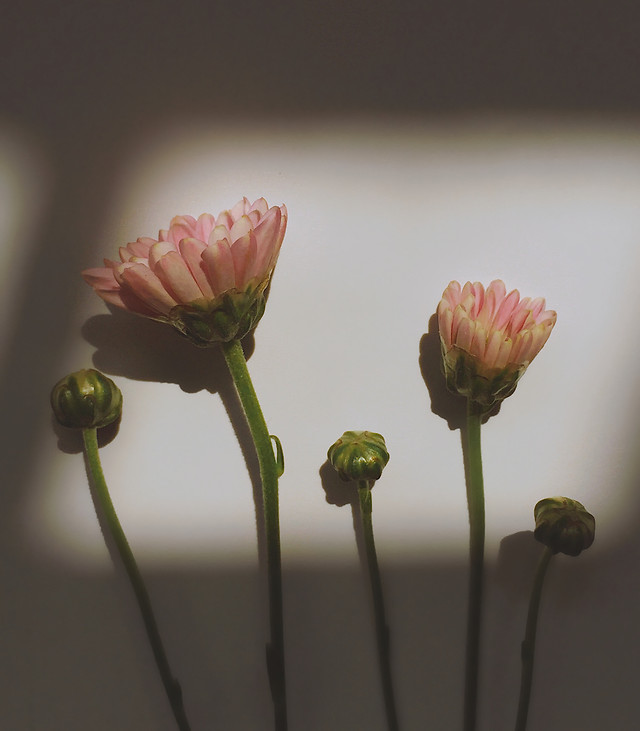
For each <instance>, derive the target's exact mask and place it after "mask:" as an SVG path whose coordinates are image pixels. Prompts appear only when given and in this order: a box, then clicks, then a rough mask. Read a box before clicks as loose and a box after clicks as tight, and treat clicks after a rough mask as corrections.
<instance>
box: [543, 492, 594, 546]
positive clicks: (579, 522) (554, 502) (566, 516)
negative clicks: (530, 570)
mask: <svg viewBox="0 0 640 731" xmlns="http://www.w3.org/2000/svg"><path fill="white" fill-rule="evenodd" d="M533 514H534V517H535V521H536V529H535V531H534V533H533V535H534V537H535V539H536V540H538V541H540V543H544V545H545V546H548V547H549V548H550V549H551V550H552V551H553V552H554V553H566V554H567V556H578V555H579V554H580V553H581V552H582V551H584V550H585V549H586V548H589V546H590V545H591V544H592V543H593V539H594V538H595V533H596V519H595V518H594V517H593V515H591V513H588V512H587V510H586V508H585V507H584V505H583V504H582V503H579V502H578V501H577V500H571V499H570V498H568V497H548V498H545V499H544V500H540V502H539V503H537V504H536V506H535V508H534V510H533Z"/></svg>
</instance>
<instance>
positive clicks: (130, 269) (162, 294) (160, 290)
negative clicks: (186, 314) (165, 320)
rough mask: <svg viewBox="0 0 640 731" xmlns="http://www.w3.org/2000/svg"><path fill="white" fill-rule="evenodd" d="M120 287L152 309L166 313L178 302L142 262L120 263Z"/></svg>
mask: <svg viewBox="0 0 640 731" xmlns="http://www.w3.org/2000/svg"><path fill="white" fill-rule="evenodd" d="M119 274H120V278H121V281H122V285H121V286H122V287H123V288H125V287H126V288H127V289H128V290H129V291H130V292H132V293H133V294H134V295H135V296H136V297H138V299H140V300H142V302H144V304H145V305H147V306H148V307H150V308H151V309H152V310H153V311H155V312H157V313H160V314H163V315H167V314H169V310H171V308H172V307H175V306H176V305H177V304H178V303H177V302H176V301H175V300H174V299H173V297H172V296H171V295H170V294H169V293H168V292H167V291H166V290H165V288H164V287H163V286H162V283H161V282H160V280H159V279H158V277H156V275H155V274H154V273H153V272H152V271H151V269H149V267H147V266H145V265H144V264H131V265H129V266H127V265H121V271H120V272H119Z"/></svg>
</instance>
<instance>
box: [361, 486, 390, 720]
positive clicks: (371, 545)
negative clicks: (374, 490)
mask: <svg viewBox="0 0 640 731" xmlns="http://www.w3.org/2000/svg"><path fill="white" fill-rule="evenodd" d="M358 496H359V497H360V516H361V518H362V530H363V533H364V545H365V551H366V554H367V567H368V569H369V579H370V582H371V592H372V594H373V611H374V616H375V624H376V639H377V643H378V656H379V658H380V674H381V679H382V692H383V696H384V705H385V711H386V714H387V726H388V728H389V731H398V728H399V726H398V715H397V712H396V702H395V696H394V693H393V683H392V679H391V653H390V648H389V626H388V624H387V620H386V616H385V611H384V599H383V596H382V581H381V579H380V569H379V567H378V557H377V554H376V544H375V541H374V539H373V522H372V519H371V513H372V508H373V504H372V500H371V486H370V484H369V483H368V482H367V481H366V480H361V481H359V482H358Z"/></svg>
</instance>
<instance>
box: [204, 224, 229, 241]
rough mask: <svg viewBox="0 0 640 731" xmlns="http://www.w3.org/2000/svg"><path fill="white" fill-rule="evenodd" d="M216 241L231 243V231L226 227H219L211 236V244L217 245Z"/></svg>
mask: <svg viewBox="0 0 640 731" xmlns="http://www.w3.org/2000/svg"><path fill="white" fill-rule="evenodd" d="M216 241H227V242H228V241H229V229H228V228H227V227H226V226H222V225H218V226H216V227H215V228H214V229H213V231H212V232H211V233H210V234H209V241H208V243H209V244H215V243H216Z"/></svg>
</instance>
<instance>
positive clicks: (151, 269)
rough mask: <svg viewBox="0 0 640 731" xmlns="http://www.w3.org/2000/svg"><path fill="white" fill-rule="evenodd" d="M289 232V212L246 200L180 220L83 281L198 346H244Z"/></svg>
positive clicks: (113, 301)
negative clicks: (213, 212)
mask: <svg viewBox="0 0 640 731" xmlns="http://www.w3.org/2000/svg"><path fill="white" fill-rule="evenodd" d="M286 227H287V209H286V207H285V206H273V207H271V208H269V205H268V203H267V201H266V200H265V199H264V198H259V199H258V200H257V201H255V202H254V203H250V202H249V201H248V200H247V198H243V199H242V200H241V201H239V202H238V203H236V205H235V206H233V208H231V209H230V210H228V211H223V212H222V213H220V215H219V216H218V217H217V218H215V217H214V216H212V215H211V214H209V213H203V214H202V215H201V216H200V217H199V218H198V219H195V218H193V217H192V216H176V217H175V218H174V219H173V220H172V221H171V224H170V226H169V228H168V229H167V230H161V231H160V233H159V234H158V238H157V239H152V238H148V237H142V238H139V239H138V240H137V241H135V242H133V243H129V244H127V245H126V246H124V247H122V248H121V249H120V261H111V260H109V259H105V260H104V264H105V266H104V267H100V268H97V269H87V270H85V271H84V272H83V273H82V274H83V276H84V278H85V280H86V282H87V283H88V284H90V285H91V286H92V287H93V288H94V289H95V291H96V293H97V294H98V295H99V296H100V297H102V299H103V300H105V302H108V303H110V304H112V305H116V306H118V307H122V308H123V309H125V310H129V311H130V312H134V313H136V314H138V315H143V316H145V317H150V318H152V319H154V320H160V321H162V322H168V323H170V324H171V325H173V326H174V327H176V328H177V329H178V330H179V331H180V332H181V333H182V334H183V335H185V336H187V337H188V338H189V339H190V340H192V341H193V342H194V343H196V344H197V345H210V344H211V343H214V342H218V341H225V342H227V341H229V340H239V339H241V338H242V337H244V336H245V335H246V334H247V333H248V332H249V331H250V330H252V329H253V328H254V327H255V326H256V325H257V324H258V321H259V320H260V318H261V317H262V314H263V313H264V308H265V297H266V291H267V288H268V286H269V282H270V281H271V275H272V274H273V270H274V268H275V266H276V262H277V260H278V254H279V253H280V246H281V244H282V240H283V238H284V234H285V230H286Z"/></svg>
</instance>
